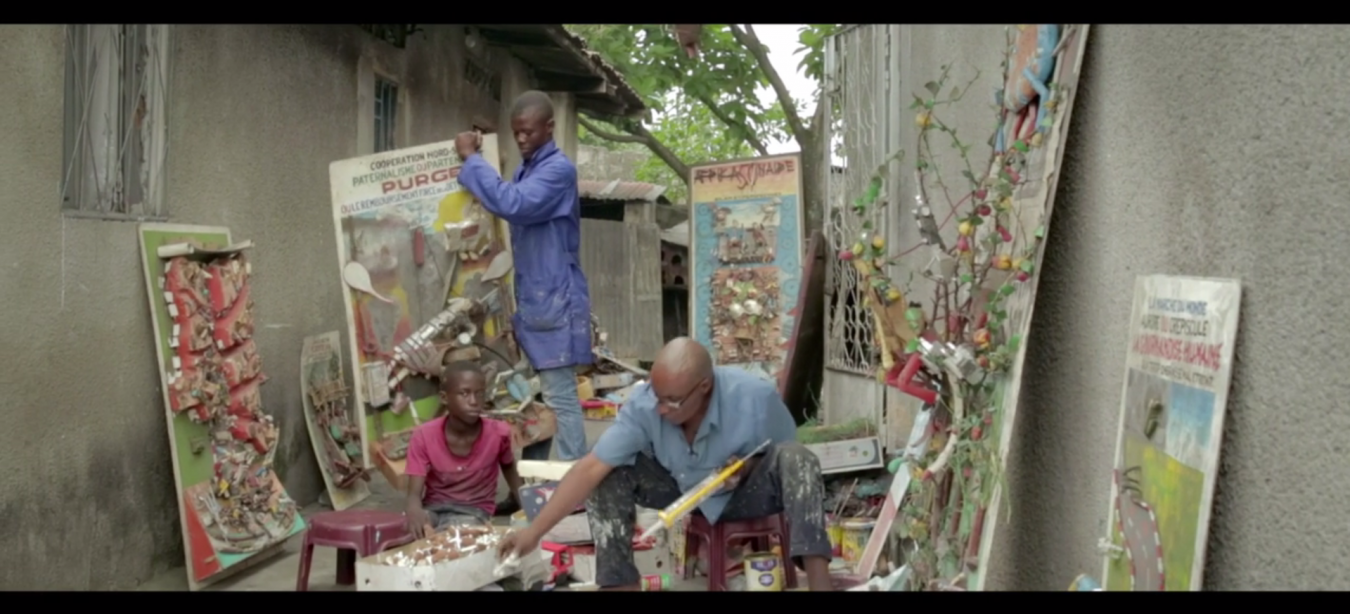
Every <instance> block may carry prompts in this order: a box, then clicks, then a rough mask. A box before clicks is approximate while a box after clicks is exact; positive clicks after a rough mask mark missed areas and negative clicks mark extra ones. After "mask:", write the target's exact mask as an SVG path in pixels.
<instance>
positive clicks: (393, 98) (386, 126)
mask: <svg viewBox="0 0 1350 614" xmlns="http://www.w3.org/2000/svg"><path fill="white" fill-rule="evenodd" d="M397 114H398V85H395V84H394V83H393V82H391V81H386V80H384V79H381V78H379V77H376V78H375V153H379V152H382V151H392V150H394V149H397V147H396V146H395V145H394V128H395V126H397V124H396V123H395V120H396V119H397Z"/></svg>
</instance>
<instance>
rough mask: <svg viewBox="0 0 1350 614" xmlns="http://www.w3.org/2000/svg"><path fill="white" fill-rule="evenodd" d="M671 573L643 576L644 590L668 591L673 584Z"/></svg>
mask: <svg viewBox="0 0 1350 614" xmlns="http://www.w3.org/2000/svg"><path fill="white" fill-rule="evenodd" d="M672 584H673V583H672V581H671V579H670V574H668V573H663V574H659V575H653V576H642V590H643V591H648V592H656V591H668V590H670V587H671V586H672Z"/></svg>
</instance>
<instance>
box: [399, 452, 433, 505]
mask: <svg viewBox="0 0 1350 614" xmlns="http://www.w3.org/2000/svg"><path fill="white" fill-rule="evenodd" d="M407 458H408V461H407V463H406V466H405V467H404V469H403V475H405V476H407V477H408V493H407V500H406V501H405V503H404V505H405V506H406V508H407V511H408V516H410V517H411V516H412V515H413V512H420V511H422V492H423V490H425V487H426V483H427V469H428V468H429V467H430V466H431V461H430V459H428V458H427V451H426V447H425V443H423V441H422V438H421V437H418V436H417V434H416V433H414V434H413V436H412V439H411V440H410V441H408V457H407Z"/></svg>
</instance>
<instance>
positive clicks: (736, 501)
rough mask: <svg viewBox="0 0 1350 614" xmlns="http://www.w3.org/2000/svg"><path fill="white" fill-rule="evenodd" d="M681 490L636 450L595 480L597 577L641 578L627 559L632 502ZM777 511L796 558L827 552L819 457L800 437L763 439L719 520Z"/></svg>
mask: <svg viewBox="0 0 1350 614" xmlns="http://www.w3.org/2000/svg"><path fill="white" fill-rule="evenodd" d="M682 494H683V493H682V492H680V487H679V485H678V484H676V483H675V478H674V477H673V476H671V475H670V471H667V470H666V468H664V467H662V466H661V465H660V464H659V463H657V462H656V459H654V458H652V457H650V456H647V455H646V454H638V456H637V460H636V461H635V462H634V463H633V465H632V466H631V467H615V468H614V470H613V471H611V472H610V474H609V475H608V476H606V477H605V479H604V481H602V482H600V485H599V486H598V487H597V488H596V489H595V492H594V493H592V494H591V498H590V501H588V502H587V504H586V511H587V512H588V516H589V518H590V524H591V535H592V539H594V540H595V557H596V575H595V581H596V584H598V585H599V586H601V587H610V586H628V585H633V584H637V583H638V582H639V581H640V580H641V578H640V577H639V576H638V570H637V566H636V565H634V563H633V523H634V522H636V520H637V519H636V515H637V510H636V507H637V506H639V505H640V506H642V507H646V508H651V509H658V510H659V509H661V508H664V507H666V506H667V505H670V504H671V503H674V502H675V500H676V499H679V498H680V496H681V495H682ZM778 513H785V514H786V515H787V520H788V525H789V526H788V532H789V533H790V535H789V538H788V549H789V551H790V552H791V553H792V556H793V559H794V560H796V561H797V562H798V564H799V565H800V563H801V558H800V557H803V556H823V557H825V558H827V559H828V558H830V552H831V547H830V538H829V535H827V534H826V532H825V481H824V479H823V477H822V476H821V473H820V460H819V459H818V458H816V455H815V454H812V453H811V451H810V450H807V449H806V447H805V446H803V445H801V444H799V443H795V442H790V443H780V444H774V445H772V446H770V447H769V449H768V450H767V451H766V452H765V454H764V456H762V457H761V458H760V460H759V462H758V464H756V465H755V467H754V469H753V470H751V472H750V474H749V475H747V476H745V477H744V478H742V479H741V483H740V484H739V485H738V486H737V487H736V490H735V491H734V494H733V495H732V496H731V500H730V501H728V502H727V506H726V509H724V510H723V511H722V516H721V518H720V519H719V520H750V519H754V518H762V517H764V516H770V515H773V514H778ZM720 563H721V561H717V562H713V563H711V564H714V565H715V564H720Z"/></svg>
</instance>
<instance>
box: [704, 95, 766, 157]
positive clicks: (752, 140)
mask: <svg viewBox="0 0 1350 614" xmlns="http://www.w3.org/2000/svg"><path fill="white" fill-rule="evenodd" d="M695 98H697V99H698V101H699V102H701V103H703V106H706V107H708V111H710V112H712V114H713V117H716V118H717V119H719V120H721V121H722V123H724V124H726V125H727V126H728V127H731V128H736V129H739V130H740V131H741V134H742V136H743V137H744V138H745V142H746V143H749V144H750V147H751V148H752V149H754V150H755V151H757V152H759V155H761V156H767V155H769V150H768V148H767V147H765V146H764V142H763V141H761V140H760V139H759V137H758V136H756V135H755V131H754V130H751V129H750V126H747V125H745V122H738V121H736V120H734V119H732V118H731V116H730V115H727V114H726V112H725V111H723V110H722V108H721V107H719V106H717V102H716V101H714V100H713V99H712V98H711V97H709V96H707V95H702V96H695Z"/></svg>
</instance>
